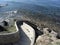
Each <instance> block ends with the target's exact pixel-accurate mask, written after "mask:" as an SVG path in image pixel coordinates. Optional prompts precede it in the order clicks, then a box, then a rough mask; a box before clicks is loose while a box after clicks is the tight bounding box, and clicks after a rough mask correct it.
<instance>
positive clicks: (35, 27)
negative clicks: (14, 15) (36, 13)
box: [17, 20, 43, 40]
mask: <svg viewBox="0 0 60 45" xmlns="http://www.w3.org/2000/svg"><path fill="white" fill-rule="evenodd" d="M23 22H25V23H27V24H28V25H30V26H31V27H32V28H33V29H34V30H35V40H36V38H37V37H38V36H39V35H42V34H43V32H42V31H40V30H38V29H37V26H36V25H35V24H33V23H31V22H30V21H26V20H23V21H17V25H22V24H23Z"/></svg>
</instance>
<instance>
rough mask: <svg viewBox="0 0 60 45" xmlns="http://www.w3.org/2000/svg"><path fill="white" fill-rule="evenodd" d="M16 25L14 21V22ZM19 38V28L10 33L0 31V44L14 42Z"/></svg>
mask: <svg viewBox="0 0 60 45" xmlns="http://www.w3.org/2000/svg"><path fill="white" fill-rule="evenodd" d="M15 26H16V23H15ZM18 40H19V30H17V28H16V31H15V32H11V33H3V34H2V33H0V44H6V43H14V42H16V41H18Z"/></svg>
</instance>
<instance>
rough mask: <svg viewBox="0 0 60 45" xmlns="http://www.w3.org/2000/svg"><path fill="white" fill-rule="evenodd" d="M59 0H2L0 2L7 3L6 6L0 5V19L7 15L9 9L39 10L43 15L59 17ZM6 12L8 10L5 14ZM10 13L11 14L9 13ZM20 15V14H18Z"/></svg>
mask: <svg viewBox="0 0 60 45" xmlns="http://www.w3.org/2000/svg"><path fill="white" fill-rule="evenodd" d="M59 2H60V0H47V1H46V0H38V1H37V0H30V1H29V0H24V1H18V0H16V1H12V0H9V1H2V0H0V4H8V5H7V6H4V7H0V19H1V18H4V17H9V16H10V14H11V13H10V14H9V12H10V11H14V10H17V11H18V10H19V9H25V10H28V11H32V12H39V13H42V14H45V15H52V16H57V18H58V17H60V3H59ZM6 12H8V13H7V14H6ZM54 14H55V15H54ZM11 15H12V14H11ZM16 15H18V14H16ZM19 16H20V15H19Z"/></svg>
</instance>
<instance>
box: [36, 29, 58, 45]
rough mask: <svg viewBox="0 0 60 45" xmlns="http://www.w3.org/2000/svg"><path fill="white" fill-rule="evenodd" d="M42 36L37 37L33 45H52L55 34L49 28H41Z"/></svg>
mask: <svg viewBox="0 0 60 45" xmlns="http://www.w3.org/2000/svg"><path fill="white" fill-rule="evenodd" d="M43 33H44V34H43V35H40V36H38V38H37V39H36V43H35V45H54V43H55V41H56V40H57V38H56V36H57V33H56V32H55V31H53V30H50V29H49V28H43Z"/></svg>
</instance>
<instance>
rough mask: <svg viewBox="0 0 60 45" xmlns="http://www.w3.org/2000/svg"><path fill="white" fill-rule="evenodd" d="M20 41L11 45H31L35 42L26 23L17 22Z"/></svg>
mask: <svg viewBox="0 0 60 45" xmlns="http://www.w3.org/2000/svg"><path fill="white" fill-rule="evenodd" d="M17 25H18V29H19V32H20V39H19V41H18V42H16V43H14V44H13V45H33V44H34V40H35V31H34V29H33V28H32V27H31V26H29V25H27V24H26V23H21V22H17Z"/></svg>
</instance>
